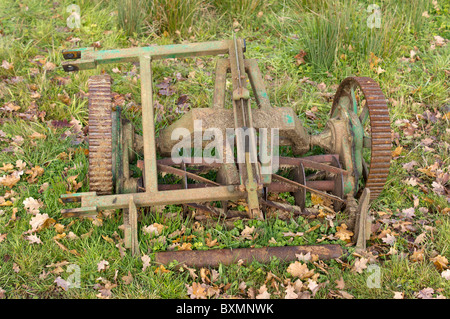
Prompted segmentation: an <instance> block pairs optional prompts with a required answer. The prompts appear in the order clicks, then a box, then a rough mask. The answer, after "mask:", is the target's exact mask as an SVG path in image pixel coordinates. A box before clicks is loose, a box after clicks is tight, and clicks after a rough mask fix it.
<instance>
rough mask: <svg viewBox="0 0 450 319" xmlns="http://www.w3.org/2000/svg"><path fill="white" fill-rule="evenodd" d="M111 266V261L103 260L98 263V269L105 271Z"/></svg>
mask: <svg viewBox="0 0 450 319" xmlns="http://www.w3.org/2000/svg"><path fill="white" fill-rule="evenodd" d="M108 268H109V262H108V261H106V260H102V261H100V262H99V263H98V264H97V271H103V270H106V269H108Z"/></svg>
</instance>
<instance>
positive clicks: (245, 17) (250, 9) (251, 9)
mask: <svg viewBox="0 0 450 319" xmlns="http://www.w3.org/2000/svg"><path fill="white" fill-rule="evenodd" d="M273 2H274V1H273V0H270V1H264V0H213V1H212V4H213V6H214V8H215V9H216V10H217V11H218V12H219V13H220V14H222V15H224V16H227V17H228V18H230V19H235V20H237V21H238V22H239V23H241V24H243V25H246V24H250V23H252V22H254V18H255V17H256V15H257V14H258V13H259V12H263V13H264V11H265V9H266V8H267V7H269V6H271V5H272V4H273Z"/></svg>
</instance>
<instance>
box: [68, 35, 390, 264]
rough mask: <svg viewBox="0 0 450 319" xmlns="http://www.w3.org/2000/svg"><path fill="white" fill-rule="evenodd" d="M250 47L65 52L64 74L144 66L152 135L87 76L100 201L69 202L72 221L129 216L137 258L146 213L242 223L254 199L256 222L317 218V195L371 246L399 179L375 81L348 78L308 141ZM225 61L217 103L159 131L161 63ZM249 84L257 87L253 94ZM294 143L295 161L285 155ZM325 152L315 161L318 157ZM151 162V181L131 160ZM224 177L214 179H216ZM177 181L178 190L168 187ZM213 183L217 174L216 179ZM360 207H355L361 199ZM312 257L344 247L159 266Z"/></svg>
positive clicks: (200, 257) (218, 72) (146, 120)
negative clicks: (372, 219)
mask: <svg viewBox="0 0 450 319" xmlns="http://www.w3.org/2000/svg"><path fill="white" fill-rule="evenodd" d="M245 50H246V45H245V41H244V40H242V39H236V38H233V39H231V40H224V41H215V42H205V43H193V44H175V45H165V46H150V47H141V48H130V49H121V50H102V51H97V50H93V49H91V48H86V49H76V50H72V51H66V52H63V56H64V58H66V59H68V61H65V62H63V67H64V69H65V70H66V71H78V70H85V69H92V68H95V67H97V65H99V64H106V63H120V62H139V66H140V85H141V98H142V101H141V103H142V135H138V134H136V133H135V130H134V127H133V125H132V123H131V122H130V121H128V120H126V119H124V118H123V117H122V116H121V113H120V108H115V107H113V104H112V96H111V78H110V76H109V75H107V74H105V75H96V76H92V77H91V78H90V79H89V137H88V138H89V176H88V177H89V186H90V192H88V193H77V194H65V195H63V196H62V199H63V201H65V202H74V201H77V202H81V207H78V208H71V209H65V210H63V211H62V214H63V216H65V217H74V216H95V215H97V213H98V212H99V211H101V210H106V209H123V212H124V214H123V215H124V225H125V231H124V236H125V243H126V247H128V248H131V250H132V252H133V253H137V252H138V247H139V242H138V231H137V229H138V228H137V223H138V220H137V214H138V209H139V208H141V207H152V206H158V205H169V204H179V205H183V207H184V210H185V211H186V210H189V207H191V208H193V209H197V210H202V211H207V212H209V213H210V214H211V216H217V217H227V216H233V212H234V211H233V206H234V205H233V204H235V203H236V201H241V202H242V201H245V203H246V212H245V214H246V217H248V218H257V219H264V218H265V217H266V215H267V214H268V213H269V212H270V213H272V214H273V213H274V214H277V212H283V213H288V214H292V215H293V216H295V215H308V214H312V212H311V211H310V210H308V208H307V207H306V200H307V192H310V193H314V194H315V195H319V196H321V197H322V198H326V199H329V200H331V201H332V203H333V208H334V210H335V211H338V210H342V209H347V210H348V211H350V212H352V213H353V215H355V221H354V223H353V224H354V225H353V227H354V232H355V234H359V236H355V237H356V238H357V239H358V244H357V245H359V247H360V248H363V247H364V245H365V238H366V237H367V235H368V234H367V232H369V233H370V230H369V229H368V227H367V220H368V218H367V206H368V203H369V200H373V199H375V198H376V197H377V196H378V195H379V194H380V192H381V191H382V189H383V187H384V184H385V182H386V179H387V177H388V173H389V165H390V158H391V133H390V120H389V111H388V108H387V104H386V100H385V97H384V95H383V93H382V92H381V90H380V88H379V86H378V84H377V83H376V82H375V81H373V80H372V79H370V78H367V77H349V78H346V79H344V80H343V81H342V83H341V84H340V86H339V87H338V89H337V92H336V94H335V96H334V100H333V104H332V107H331V112H330V119H329V121H328V122H327V124H326V127H325V128H324V129H323V131H322V132H321V133H320V134H317V135H309V134H308V133H307V132H306V130H305V128H304V127H303V125H302V123H301V121H300V120H299V118H298V116H297V115H296V114H295V112H294V110H293V109H292V108H290V107H274V106H272V104H271V102H270V100H269V98H268V95H267V92H266V88H265V85H264V81H263V78H262V75H261V72H260V70H259V68H258V64H257V61H256V60H254V59H246V58H245V57H244V53H245ZM204 55H222V56H221V58H219V59H218V60H217V65H216V69H215V85H214V96H213V101H212V105H211V107H209V108H193V109H191V110H190V111H189V112H187V113H186V114H184V115H183V116H182V117H181V118H180V119H178V120H177V121H175V122H173V123H172V124H171V125H169V126H167V127H165V128H164V129H162V130H160V131H159V132H158V134H156V132H155V123H154V118H155V117H154V110H153V91H152V82H153V81H152V69H151V61H152V60H157V59H166V58H178V57H193V56H204ZM227 76H231V78H230V79H231V82H232V88H233V89H232V92H230V93H231V94H230V95H231V100H232V101H231V102H232V103H231V105H232V107H231V108H230V107H226V103H225V102H226V97H227V94H226V93H227V92H226V80H227ZM248 83H249V84H250V86H249V87H248ZM282 146H283V147H284V146H287V149H288V151H287V155H284V154H280V153H281V152H280V148H281V147H282ZM313 147H314V148H315V149H321V150H323V154H320V155H309V156H308V155H307V154H308V152H310V151H311V149H312V148H313ZM136 156H138V157H139V158H141V160H139V161H138V166H139V167H140V168H141V169H142V177H134V176H133V174H132V171H131V170H130V163H131V162H133V161H136ZM209 172H214V174H209ZM166 174H171V175H174V176H177V177H178V183H167V184H163V183H158V180H162V179H161V178H158V177H161V176H163V175H166ZM211 176H214V177H213V178H211ZM285 192H289V193H291V194H292V195H293V197H294V198H295V204H293V205H292V204H288V203H286V202H277V201H276V200H272V199H273V197H274V196H270V195H271V193H285ZM355 199H356V200H358V201H359V204H357V202H356V200H355ZM308 251H311V252H314V253H316V254H318V255H319V256H320V257H322V258H335V257H339V255H340V254H341V253H342V251H341V248H340V246H339V245H318V246H289V247H270V248H260V249H233V250H232V251H231V250H226V249H222V250H214V251H206V252H203V251H202V252H200V251H199V252H196V251H176V252H161V253H158V254H156V261H159V262H163V263H165V262H170V261H171V260H173V259H177V260H179V261H182V262H186V263H189V264H192V265H206V264H207V265H216V264H217V263H220V262H222V263H231V262H233V261H235V260H237V259H244V260H246V261H249V260H251V259H252V258H255V259H257V260H260V261H266V260H268V259H269V258H270V257H271V256H277V257H279V258H283V259H290V258H291V259H292V258H294V259H295V253H299V252H308Z"/></svg>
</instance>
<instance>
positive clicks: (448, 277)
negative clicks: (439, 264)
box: [441, 269, 450, 280]
mask: <svg viewBox="0 0 450 319" xmlns="http://www.w3.org/2000/svg"><path fill="white" fill-rule="evenodd" d="M441 277H442V278H444V279H445V280H450V269H447V270H444V271H443V272H441Z"/></svg>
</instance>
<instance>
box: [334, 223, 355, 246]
mask: <svg viewBox="0 0 450 319" xmlns="http://www.w3.org/2000/svg"><path fill="white" fill-rule="evenodd" d="M336 230H337V232H336V234H335V236H336V237H337V238H339V239H340V240H343V241H346V242H348V243H349V242H350V241H351V237H352V236H353V232H352V231H349V230H347V225H346V224H341V226H337V227H336Z"/></svg>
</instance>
